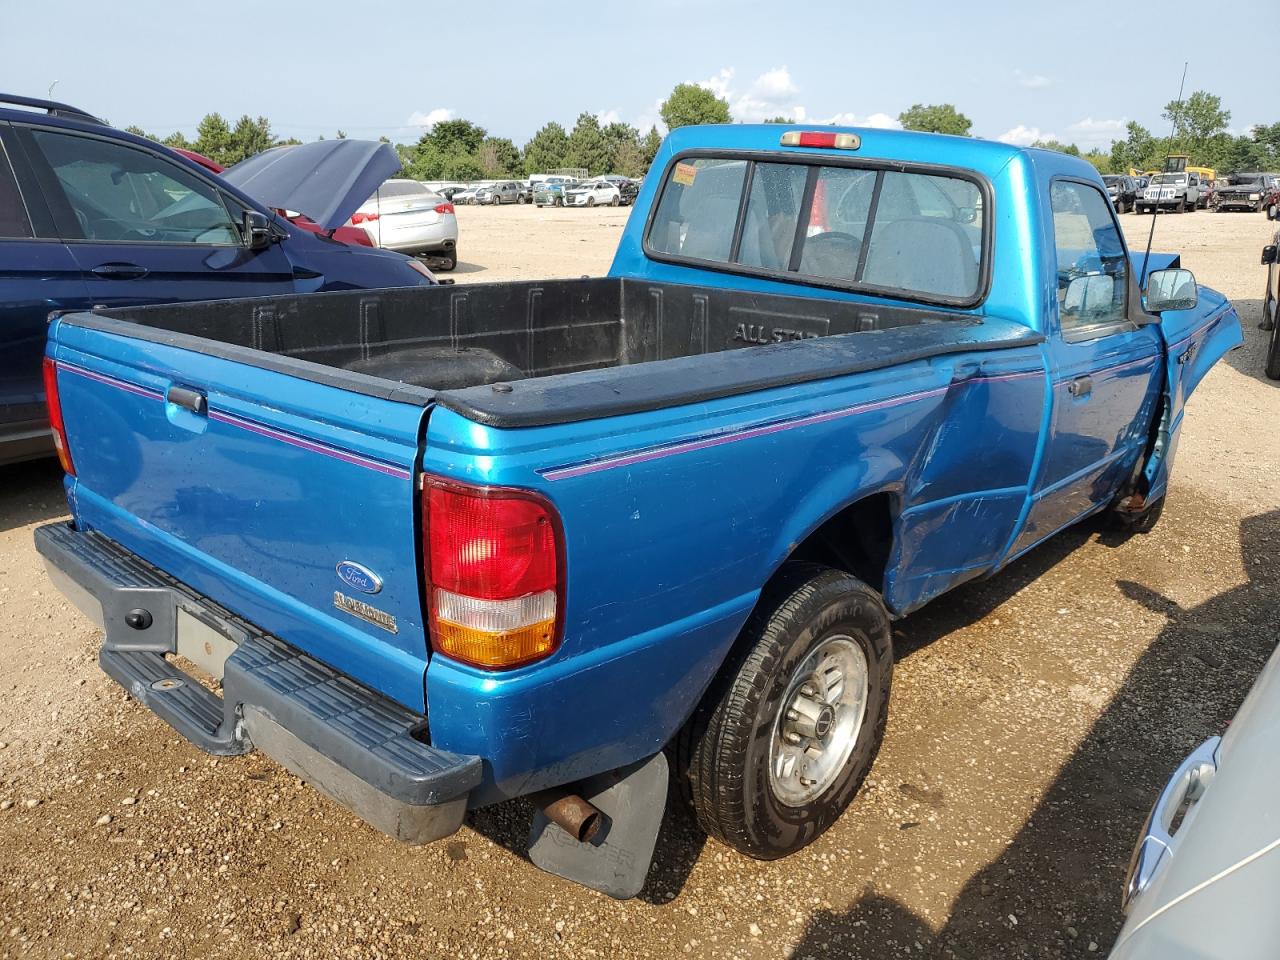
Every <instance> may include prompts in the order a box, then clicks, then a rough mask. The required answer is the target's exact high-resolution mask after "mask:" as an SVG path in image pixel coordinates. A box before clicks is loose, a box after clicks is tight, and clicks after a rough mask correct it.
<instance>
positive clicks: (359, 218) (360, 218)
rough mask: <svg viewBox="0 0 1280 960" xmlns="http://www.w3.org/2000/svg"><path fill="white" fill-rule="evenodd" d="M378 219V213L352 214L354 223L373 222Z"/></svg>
mask: <svg viewBox="0 0 1280 960" xmlns="http://www.w3.org/2000/svg"><path fill="white" fill-rule="evenodd" d="M377 219H378V215H377V214H376V213H353V214H352V215H351V222H352V223H372V222H373V221H374V220H377Z"/></svg>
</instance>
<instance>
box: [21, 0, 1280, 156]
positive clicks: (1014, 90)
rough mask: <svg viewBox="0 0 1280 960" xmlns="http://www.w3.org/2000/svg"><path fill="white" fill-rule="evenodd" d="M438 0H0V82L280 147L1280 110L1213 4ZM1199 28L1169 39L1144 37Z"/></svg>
mask: <svg viewBox="0 0 1280 960" xmlns="http://www.w3.org/2000/svg"><path fill="white" fill-rule="evenodd" d="M1041 7H1042V5H1041V4H1037V3H1035V2H1025V0H1024V2H1006V0H999V2H985V3H984V2H970V3H955V2H913V0H898V2H895V3H890V4H886V3H883V2H881V3H876V4H863V3H858V2H853V0H848V2H844V3H841V2H816V0H814V2H806V0H773V2H755V0H751V2H730V0H685V2H680V0H647V2H645V3H637V2H634V0H633V2H631V3H628V4H625V5H615V4H608V3H594V4H574V5H569V6H566V5H563V4H557V3H546V4H541V3H529V2H524V3H519V4H516V3H496V2H476V0H473V2H471V3H469V4H467V3H453V4H444V3H438V2H437V3H431V4H414V3H412V2H408V3H406V2H404V0H401V2H399V3H395V4H391V3H384V2H381V0H363V2H356V0H346V2H338V0H309V2H305V3H303V2H294V0H274V2H261V0H260V2H257V3H248V2H242V0H222V2H215V3H208V2H205V3H200V4H193V3H184V2H180V0H170V2H154V0H127V2H125V3H122V4H118V5H114V6H110V7H104V6H103V5H102V4H101V3H100V2H96V3H89V2H80V0H42V2H39V3H35V2H32V0H0V37H3V41H4V42H3V44H0V49H3V57H0V91H4V92H6V93H16V94H25V95H28V96H38V97H45V96H47V95H48V90H49V87H50V85H51V84H52V85H54V86H53V98H54V99H56V100H62V101H64V102H67V103H71V104H73V105H75V106H77V107H80V108H81V109H84V110H88V111H89V112H90V113H93V114H96V115H97V116H101V117H103V118H105V119H106V120H108V121H109V122H111V123H112V124H114V125H116V126H122V127H123V126H128V125H131V124H136V125H138V126H140V127H142V128H144V129H145V130H147V131H148V132H151V133H155V134H158V135H160V136H167V135H168V134H170V133H172V132H174V131H182V132H183V133H185V134H186V135H187V136H192V135H193V134H194V131H195V126H196V124H197V123H198V122H199V120H200V118H201V117H203V116H204V115H205V114H206V113H209V112H212V111H218V112H220V113H221V114H222V115H223V116H224V117H226V118H227V119H228V120H230V121H232V122H234V121H235V119H236V118H238V117H239V116H240V115H241V114H245V113H248V114H251V115H253V116H255V117H256V116H259V115H263V116H266V117H267V118H268V119H269V120H270V121H271V124H272V129H273V130H274V131H275V132H276V134H277V135H278V136H281V137H298V138H299V139H302V140H312V139H315V138H316V137H318V136H320V135H322V134H323V135H324V136H328V137H332V136H333V135H334V134H335V132H336V131H337V130H339V129H341V130H344V131H345V132H346V133H347V135H348V136H351V137H362V138H369V139H376V138H377V137H378V136H387V137H389V138H390V139H391V140H393V141H396V142H411V141H413V140H416V139H417V137H418V136H419V135H420V134H421V133H422V132H423V131H424V130H425V129H427V128H429V126H430V125H431V124H432V123H434V122H436V121H437V120H439V119H447V118H453V117H465V118H466V119H468V120H472V121H474V122H476V123H478V124H480V125H481V126H483V127H485V128H486V129H487V130H488V131H489V132H490V133H491V134H493V135H495V136H505V137H510V138H511V139H512V140H514V141H515V142H516V144H517V145H521V146H522V145H523V144H524V143H525V142H526V141H527V140H528V138H529V137H530V136H531V135H532V134H533V133H534V131H535V130H537V129H538V127H540V126H542V124H544V123H545V122H547V121H549V120H557V121H559V122H560V123H562V124H564V125H565V126H566V128H568V127H571V126H572V125H573V122H574V120H575V119H576V118H577V116H578V114H579V113H581V112H583V111H587V112H591V113H594V114H597V115H598V116H599V117H600V118H601V119H602V120H603V121H606V122H608V121H612V120H622V121H625V122H627V123H631V124H633V125H635V126H637V127H640V128H641V129H642V130H646V129H648V127H649V126H651V125H654V124H655V123H656V124H658V125H659V127H660V129H661V126H660V125H661V118H660V116H659V114H658V105H659V104H660V103H661V102H662V100H663V99H664V98H665V97H666V95H667V94H669V93H670V91H671V89H672V87H674V86H675V85H676V84H677V83H681V82H692V83H701V84H703V85H704V86H707V87H708V88H710V89H712V90H714V91H715V92H716V93H717V94H719V95H721V96H723V97H725V98H726V99H728V101H729V104H730V109H731V111H732V113H733V117H734V119H735V120H743V121H753V120H762V119H764V118H766V117H772V116H776V115H783V116H787V117H790V118H793V119H795V120H797V121H803V122H807V123H815V124H816V123H828V122H833V121H834V122H838V123H842V124H849V125H854V126H857V125H867V126H895V125H896V120H895V119H894V118H896V117H897V115H898V114H899V113H900V112H902V111H903V110H905V109H906V108H908V107H910V106H911V105H912V104H913V103H953V104H955V105H956V107H957V108H958V109H959V110H960V111H961V112H963V113H965V114H966V115H967V116H968V117H970V119H972V120H973V131H972V132H973V133H974V135H975V136H980V137H987V138H991V139H1003V140H1006V141H1009V142H1014V143H1023V144H1026V143H1030V142H1032V141H1033V140H1037V139H1050V138H1053V139H1058V140H1061V141H1064V142H1074V143H1076V144H1078V145H1079V146H1080V147H1081V148H1082V149H1086V150H1087V149H1089V148H1091V147H1103V148H1105V147H1106V146H1107V145H1108V144H1109V143H1110V141H1111V140H1112V139H1115V138H1122V137H1123V130H1124V125H1125V123H1126V122H1127V121H1129V120H1137V121H1138V122H1140V123H1142V124H1144V125H1145V126H1147V127H1148V128H1149V129H1151V130H1153V132H1155V133H1157V134H1164V133H1166V132H1167V130H1166V126H1167V124H1166V122H1165V121H1163V120H1162V119H1161V118H1160V113H1161V110H1162V109H1163V107H1164V105H1165V104H1166V103H1168V102H1169V101H1171V100H1174V99H1176V97H1177V93H1178V84H1179V80H1180V79H1181V74H1182V68H1183V63H1184V61H1186V62H1188V63H1189V66H1188V70H1187V81H1186V90H1187V93H1190V92H1191V91H1193V90H1199V89H1204V90H1208V91H1210V92H1212V93H1216V94H1218V95H1219V96H1220V97H1221V98H1222V100H1223V105H1224V106H1225V107H1226V108H1227V109H1229V110H1230V111H1231V123H1230V125H1231V128H1232V131H1233V132H1240V133H1243V132H1246V131H1247V130H1248V129H1249V128H1250V127H1251V126H1253V125H1254V124H1258V123H1271V122H1274V121H1277V120H1280V106H1278V105H1277V104H1276V101H1275V99H1274V95H1273V90H1274V85H1273V84H1268V83H1266V82H1264V78H1265V70H1264V68H1263V67H1262V66H1260V64H1261V63H1262V61H1260V60H1259V59H1258V55H1257V50H1258V49H1259V48H1258V47H1257V46H1256V44H1252V43H1246V44H1244V45H1242V46H1240V47H1239V48H1238V49H1236V50H1234V51H1233V49H1232V47H1231V45H1230V44H1228V45H1227V46H1223V45H1221V44H1211V43H1209V42H1208V41H1207V40H1205V39H1200V38H1201V37H1203V35H1204V30H1203V29H1201V27H1204V26H1206V25H1207V24H1206V21H1205V19H1204V10H1205V7H1204V5H1203V3H1196V4H1193V3H1184V2H1178V0H1166V2H1163V3H1161V4H1160V7H1159V9H1160V15H1159V17H1158V18H1157V19H1154V20H1153V18H1152V17H1151V16H1150V11H1151V7H1150V5H1143V4H1132V3H1128V4H1126V3H1114V2H1113V3H1110V4H1101V3H1093V2H1085V0H1081V2H1075V3H1072V4H1069V5H1055V6H1054V7H1052V8H1049V7H1048V6H1047V5H1044V9H1043V12H1042V9H1041ZM1153 25H1154V26H1156V27H1163V26H1165V25H1169V27H1170V28H1172V26H1173V25H1184V26H1188V27H1190V28H1191V29H1186V30H1181V31H1180V32H1178V33H1177V34H1175V33H1173V32H1172V29H1170V32H1169V35H1168V36H1167V38H1158V37H1153V36H1152V33H1151V28H1152V26H1153Z"/></svg>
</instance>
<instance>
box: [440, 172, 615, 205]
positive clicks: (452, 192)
mask: <svg viewBox="0 0 1280 960" xmlns="http://www.w3.org/2000/svg"><path fill="white" fill-rule="evenodd" d="M440 192H441V194H442V195H443V196H444V197H445V198H447V199H449V200H451V201H452V202H453V203H455V204H457V205H459V206H466V205H471V204H474V205H477V206H500V205H502V204H518V203H533V204H537V205H538V206H539V207H566V206H568V207H593V206H615V207H616V206H627V205H628V204H631V203H633V202H634V201H635V198H636V194H637V193H639V192H640V182H639V181H638V180H632V179H630V178H629V177H623V176H619V175H616V174H608V175H605V176H601V177H595V178H590V179H585V180H580V179H577V178H574V177H566V176H556V175H553V176H547V177H538V178H537V179H534V180H529V181H520V180H503V181H499V182H498V183H489V184H477V185H472V186H452V187H444V188H442V189H441V191H440ZM570 194H571V196H570Z"/></svg>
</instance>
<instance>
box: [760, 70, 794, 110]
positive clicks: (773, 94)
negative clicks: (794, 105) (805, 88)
mask: <svg viewBox="0 0 1280 960" xmlns="http://www.w3.org/2000/svg"><path fill="white" fill-rule="evenodd" d="M751 90H752V92H753V93H754V94H755V95H756V96H758V97H760V98H761V99H763V100H768V101H770V102H772V103H783V102H785V101H787V100H790V99H792V98H793V97H795V95H796V94H798V93H799V92H800V88H799V87H797V86H796V85H795V82H794V81H792V79H791V71H790V70H788V69H787V68H786V67H774V68H773V69H772V70H766V71H765V72H764V73H762V74H760V76H758V77H756V82H755V83H753V84H752V85H751Z"/></svg>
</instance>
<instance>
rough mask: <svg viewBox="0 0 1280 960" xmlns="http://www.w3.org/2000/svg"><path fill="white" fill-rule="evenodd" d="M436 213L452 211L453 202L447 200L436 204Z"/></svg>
mask: <svg viewBox="0 0 1280 960" xmlns="http://www.w3.org/2000/svg"><path fill="white" fill-rule="evenodd" d="M435 209H436V213H453V212H454V210H453V204H452V203H449V202H447V201H446V202H445V203H440V204H436V208H435Z"/></svg>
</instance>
